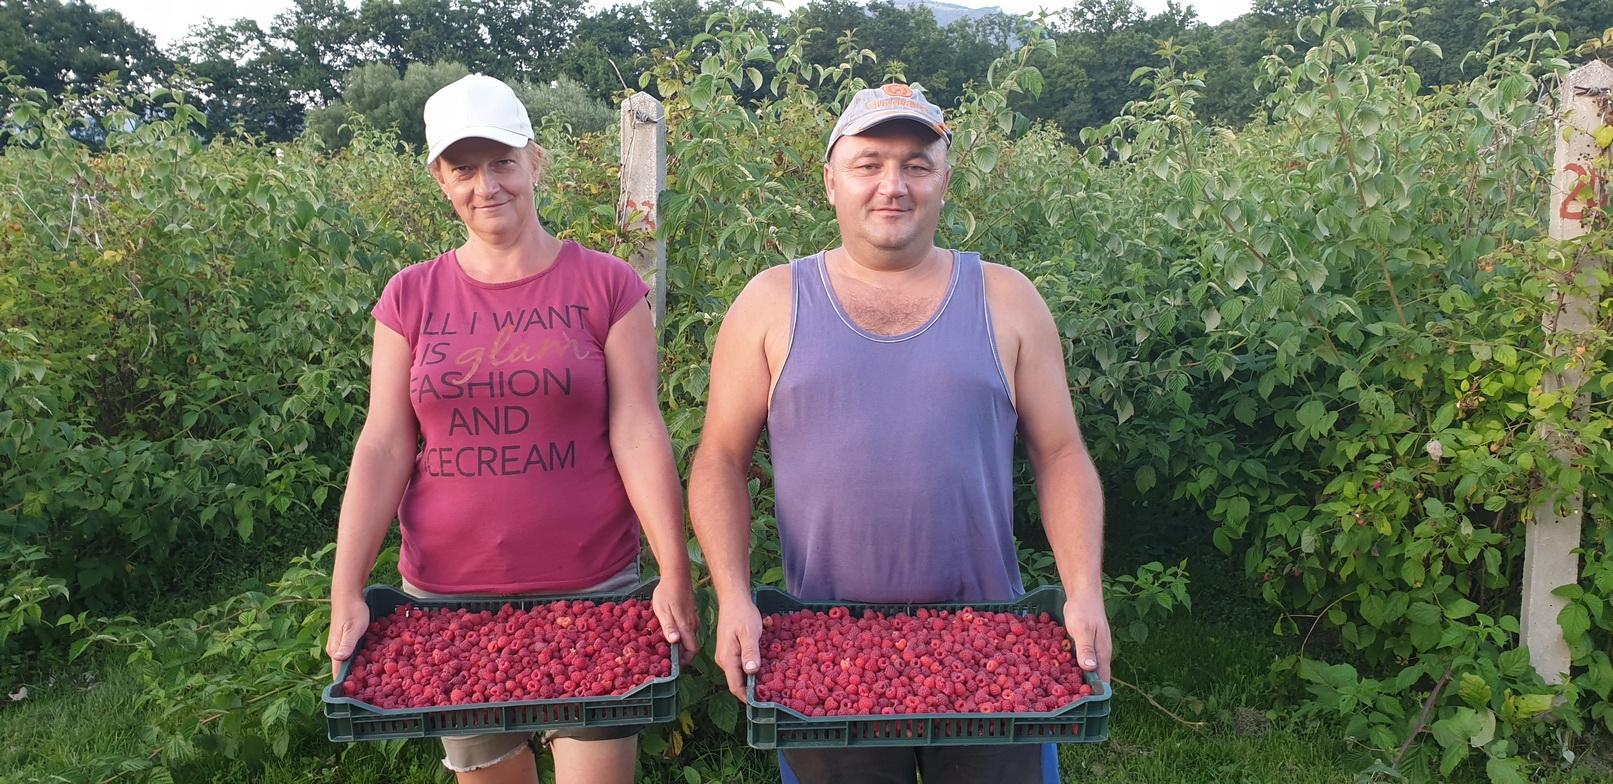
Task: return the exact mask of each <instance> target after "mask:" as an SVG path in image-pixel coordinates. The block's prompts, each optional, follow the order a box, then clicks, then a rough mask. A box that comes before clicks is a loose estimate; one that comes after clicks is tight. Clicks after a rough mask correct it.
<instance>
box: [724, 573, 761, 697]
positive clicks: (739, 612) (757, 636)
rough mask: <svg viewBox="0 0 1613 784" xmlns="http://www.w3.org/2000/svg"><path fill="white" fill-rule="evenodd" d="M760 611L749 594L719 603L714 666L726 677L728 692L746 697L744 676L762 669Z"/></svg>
mask: <svg viewBox="0 0 1613 784" xmlns="http://www.w3.org/2000/svg"><path fill="white" fill-rule="evenodd" d="M761 637H762V614H761V613H760V612H758V611H757V609H756V603H755V602H753V601H751V600H750V597H748V596H747V597H745V598H743V599H740V598H735V599H731V600H729V601H727V602H721V603H719V604H718V610H717V650H716V659H717V666H719V667H721V668H722V671H723V674H725V675H727V676H728V691H729V692H731V693H733V695H734V696H735V697H737V698H739V700H740V701H741V702H743V701H744V700H745V676H746V675H755V674H756V672H757V671H758V670H760V669H761V668H762V655H761V645H760V643H759V641H760V640H761Z"/></svg>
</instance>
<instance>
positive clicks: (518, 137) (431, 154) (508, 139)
mask: <svg viewBox="0 0 1613 784" xmlns="http://www.w3.org/2000/svg"><path fill="white" fill-rule="evenodd" d="M465 139H492V140H493V141H495V142H498V143H499V144H502V145H505V146H507V147H525V146H526V145H527V143H528V142H530V141H532V137H530V136H527V135H526V134H524V133H521V132H519V131H512V130H510V129H508V128H495V127H493V126H491V125H473V126H470V127H468V128H461V129H459V131H458V132H456V133H455V134H454V135H452V136H449V137H446V138H443V139H438V140H437V143H436V144H433V145H431V149H429V150H427V151H426V165H427V166H430V165H431V164H433V163H435V162H436V161H437V156H439V155H442V152H443V150H446V149H448V148H449V147H452V146H453V145H454V143H455V142H460V141H464V140H465Z"/></svg>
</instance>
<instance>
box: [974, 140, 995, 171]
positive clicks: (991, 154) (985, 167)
mask: <svg viewBox="0 0 1613 784" xmlns="http://www.w3.org/2000/svg"><path fill="white" fill-rule="evenodd" d="M998 154H999V151H998V150H997V145H995V144H982V145H980V146H979V147H977V148H975V151H974V162H975V165H976V166H978V167H979V168H980V170H981V171H983V172H989V171H991V170H992V169H995V168H997V156H998Z"/></svg>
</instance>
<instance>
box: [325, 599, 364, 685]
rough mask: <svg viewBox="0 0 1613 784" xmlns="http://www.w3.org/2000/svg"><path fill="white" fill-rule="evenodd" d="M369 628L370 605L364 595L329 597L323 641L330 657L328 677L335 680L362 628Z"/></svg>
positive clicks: (356, 643)
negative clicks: (327, 634)
mask: <svg viewBox="0 0 1613 784" xmlns="http://www.w3.org/2000/svg"><path fill="white" fill-rule="evenodd" d="M368 628H370V607H369V605H367V604H365V603H364V597H363V596H362V595H359V596H347V597H341V598H338V597H336V596H331V598H330V634H329V637H328V639H327V640H326V642H325V654H326V655H327V656H329V657H330V678H331V680H333V681H334V680H336V675H337V673H339V672H341V669H342V662H344V661H347V659H348V657H350V656H352V655H353V649H355V648H357V647H358V640H359V638H360V637H363V636H364V630H365V629H368Z"/></svg>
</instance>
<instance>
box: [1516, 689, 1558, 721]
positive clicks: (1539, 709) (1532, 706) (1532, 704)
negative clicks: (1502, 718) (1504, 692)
mask: <svg viewBox="0 0 1613 784" xmlns="http://www.w3.org/2000/svg"><path fill="white" fill-rule="evenodd" d="M1506 702H1507V705H1506V708H1505V710H1506V712H1507V713H1508V714H1509V716H1510V718H1511V720H1512V721H1519V722H1523V721H1528V720H1530V719H1532V718H1534V717H1536V716H1539V715H1540V714H1542V713H1545V712H1546V711H1549V710H1551V704H1552V696H1551V695H1550V694H1516V695H1508V696H1507V701H1506Z"/></svg>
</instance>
